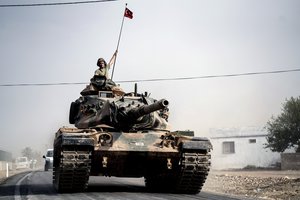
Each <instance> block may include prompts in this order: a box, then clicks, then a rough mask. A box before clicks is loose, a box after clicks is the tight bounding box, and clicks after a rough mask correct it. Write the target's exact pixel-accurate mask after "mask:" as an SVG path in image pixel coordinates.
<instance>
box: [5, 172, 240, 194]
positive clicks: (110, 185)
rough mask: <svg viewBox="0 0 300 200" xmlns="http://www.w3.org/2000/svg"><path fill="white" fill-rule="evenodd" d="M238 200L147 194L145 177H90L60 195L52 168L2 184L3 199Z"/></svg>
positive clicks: (26, 173)
mask: <svg viewBox="0 0 300 200" xmlns="http://www.w3.org/2000/svg"><path fill="white" fill-rule="evenodd" d="M2 199H3V200H4V199H5V200H23V199H26V200H48V199H49V200H50V199H51V200H62V199H63V200H65V199H67V200H71V199H72V200H77V199H78V200H79V199H87V200H98V199H101V200H115V199H117V200H125V199H141V200H151V199H155V200H164V199H168V200H179V199H180V200H182V199H188V200H189V199H190V200H192V199H199V200H237V199H238V198H233V197H224V196H220V195H214V194H209V193H205V192H201V193H200V194H198V195H184V194H160V193H148V192H147V191H146V189H145V185H144V180H143V179H130V178H114V177H111V178H108V177H90V181H89V187H88V190H87V191H86V192H85V193H75V194H70V193H67V194H58V193H56V191H55V190H54V189H53V187H52V171H48V172H44V171H32V172H24V173H20V174H17V175H15V176H13V177H10V178H9V179H8V180H7V181H5V182H4V183H3V184H2V185H0V200H2Z"/></svg>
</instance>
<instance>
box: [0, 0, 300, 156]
mask: <svg viewBox="0 0 300 200" xmlns="http://www.w3.org/2000/svg"><path fill="white" fill-rule="evenodd" d="M37 2H38V3H45V2H57V1H50V0H49V1H30V0H27V1H21V0H20V1H18V0H14V1H11V0H7V1H6V0H1V1H0V4H18V3H20V4H22V3H37ZM126 2H127V3H128V8H129V9H130V10H131V11H133V14H134V18H133V19H131V20H130V19H128V18H126V19H125V22H124V27H123V34H122V38H121V43H120V47H119V54H118V60H117V64H116V68H115V74H114V80H115V81H116V82H118V81H123V80H140V79H156V78H163V79H164V78H177V77H194V76H206V75H222V74H236V73H246V72H261V71H274V70H288V69H299V68H300V56H299V52H300V1H298V0H294V1H292V0H251V1H250V0H249V1H246V0H230V1H225V0H222V1H213V0H210V1H202V0H188V1H187V0H185V1H184V0H181V1H179V0H164V1H161V0H152V1H140V0H127V1H126ZM124 7H125V1H114V2H105V3H94V4H80V5H65V6H44V7H12V8H0V84H2V85H3V84H18V83H61V82H67V83H74V82H89V79H90V78H91V77H92V75H93V72H94V71H95V70H96V68H97V67H96V61H97V59H98V58H99V57H104V58H105V59H106V60H109V59H110V57H111V56H112V54H113V52H114V51H115V49H116V46H117V40H118V35H119V31H120V27H121V22H122V17H123V13H124ZM299 85H300V72H292V73H283V74H267V75H256V76H240V77H227V78H210V79H196V80H183V81H164V82H140V83H139V84H138V89H139V91H140V92H144V91H148V92H150V93H151V96H152V97H154V98H157V99H161V98H166V99H168V100H169V101H170V123H171V124H172V128H173V130H186V129H190V130H194V131H195V132H196V135H197V136H208V137H209V129H210V128H228V127H244V126H264V125H265V124H266V122H267V121H268V120H269V119H270V117H271V116H272V115H278V114H279V113H280V109H281V105H282V103H283V102H284V101H285V99H286V98H290V97H291V96H294V97H296V96H299V94H300V87H299ZM121 86H122V87H123V88H124V90H125V91H126V92H130V91H132V90H133V87H134V83H122V84H121ZM84 87H85V85H67V86H28V87H20V86H17V87H3V86H1V87H0V93H1V103H0V110H1V121H0V134H1V135H0V136H1V137H0V149H1V150H6V151H11V152H13V153H14V155H17V154H18V153H19V152H20V151H21V149H23V148H24V147H26V146H30V147H32V148H33V149H34V150H43V149H45V148H46V147H50V146H51V145H52V143H53V137H54V133H55V132H56V131H57V130H58V128H59V127H61V126H68V114H69V107H70V103H71V102H72V101H74V100H76V99H77V98H78V97H79V95H80V94H79V93H80V91H81V90H82V89H83V88H84Z"/></svg>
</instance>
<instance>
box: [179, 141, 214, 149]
mask: <svg viewBox="0 0 300 200" xmlns="http://www.w3.org/2000/svg"><path fill="white" fill-rule="evenodd" d="M182 149H183V150H193V151H197V150H200V151H207V152H209V151H210V150H211V149H212V144H211V143H210V141H209V140H208V139H205V140H199V139H198V138H193V139H192V140H184V141H182Z"/></svg>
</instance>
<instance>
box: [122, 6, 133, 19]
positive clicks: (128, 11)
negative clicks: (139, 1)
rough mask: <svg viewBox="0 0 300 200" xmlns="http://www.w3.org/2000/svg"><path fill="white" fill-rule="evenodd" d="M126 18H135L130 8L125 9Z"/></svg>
mask: <svg viewBox="0 0 300 200" xmlns="http://www.w3.org/2000/svg"><path fill="white" fill-rule="evenodd" d="M124 16H125V17H128V18H129V19H132V18H133V12H131V11H130V10H129V9H128V8H125V13H124Z"/></svg>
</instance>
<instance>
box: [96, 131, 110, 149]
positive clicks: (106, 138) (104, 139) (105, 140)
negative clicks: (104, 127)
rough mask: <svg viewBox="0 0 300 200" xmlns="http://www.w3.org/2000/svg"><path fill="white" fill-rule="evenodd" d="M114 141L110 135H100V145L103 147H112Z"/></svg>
mask: <svg viewBox="0 0 300 200" xmlns="http://www.w3.org/2000/svg"><path fill="white" fill-rule="evenodd" d="M112 140H113V137H112V135H111V134H109V133H101V134H100V135H99V141H98V143H99V144H100V145H101V146H111V144H112Z"/></svg>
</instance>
